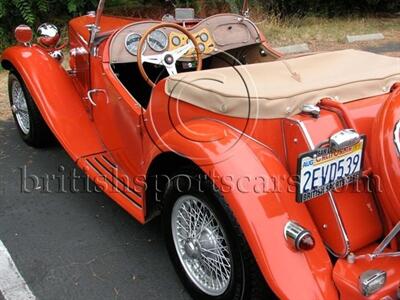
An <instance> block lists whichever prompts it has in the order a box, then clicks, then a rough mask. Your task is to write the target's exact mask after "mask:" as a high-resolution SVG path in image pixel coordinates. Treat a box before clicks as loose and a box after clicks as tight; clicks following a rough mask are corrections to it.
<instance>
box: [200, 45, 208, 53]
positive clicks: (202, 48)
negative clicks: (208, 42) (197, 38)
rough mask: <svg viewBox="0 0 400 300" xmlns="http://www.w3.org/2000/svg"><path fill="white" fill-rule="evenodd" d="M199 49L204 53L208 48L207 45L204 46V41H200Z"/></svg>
mask: <svg viewBox="0 0 400 300" xmlns="http://www.w3.org/2000/svg"><path fill="white" fill-rule="evenodd" d="M199 50H200V52H201V53H203V52H204V51H205V50H206V46H204V44H203V43H199Z"/></svg>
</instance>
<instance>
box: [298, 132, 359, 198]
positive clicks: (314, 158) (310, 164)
mask: <svg viewBox="0 0 400 300" xmlns="http://www.w3.org/2000/svg"><path fill="white" fill-rule="evenodd" d="M366 141H367V139H366V136H365V135H362V136H361V137H360V141H359V142H358V143H356V144H354V145H352V146H348V147H345V148H343V149H340V150H333V149H332V148H330V147H322V148H317V149H314V150H311V151H308V152H305V153H302V154H300V155H299V157H298V159H297V180H296V201H297V202H299V203H304V202H307V201H309V200H312V199H314V198H317V197H319V196H322V195H324V194H327V193H329V192H331V191H334V190H337V189H338V188H341V187H344V186H346V185H349V184H351V183H353V182H355V181H357V180H358V179H359V178H360V176H361V175H362V172H363V167H364V157H365V145H366ZM356 157H358V159H359V161H358V162H357V158H356ZM341 162H342V163H341ZM356 162H357V165H354V164H355V163H356ZM349 163H350V166H349ZM340 164H341V165H340ZM334 165H335V167H333V166H334ZM316 166H317V167H316ZM328 166H329V167H328ZM349 167H350V168H352V167H353V169H349ZM317 169H319V170H320V171H321V174H320V175H321V176H317V177H316V176H315V173H316V172H317V171H318V170H317ZM334 169H335V171H334V173H333V170H334ZM338 169H340V170H342V169H343V171H342V172H340V171H339V172H340V175H341V176H338V175H339V174H337V172H338ZM310 172H311V173H310ZM328 173H329V174H328ZM324 175H325V176H324ZM327 175H329V178H327V177H328V176H327ZM332 178H333V179H332ZM310 181H311V189H306V188H307V187H308V186H309V185H310ZM315 181H318V183H321V184H318V185H317V186H314V183H315Z"/></svg>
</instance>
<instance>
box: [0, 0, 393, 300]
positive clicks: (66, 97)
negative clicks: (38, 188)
mask: <svg viewBox="0 0 400 300" xmlns="http://www.w3.org/2000/svg"><path fill="white" fill-rule="evenodd" d="M104 4H105V3H104V0H101V1H100V3H99V7H98V9H97V11H96V12H89V13H88V14H87V15H85V16H81V17H78V18H75V19H73V20H71V21H70V23H69V45H68V46H69V49H70V57H69V65H70V69H68V70H66V69H64V68H63V67H62V65H61V62H62V59H63V55H62V46H61V45H60V44H59V41H60V35H59V32H58V30H57V28H56V27H55V26H54V25H51V24H43V25H41V26H40V27H39V29H38V34H37V35H38V38H37V43H36V44H33V43H32V30H31V29H30V28H29V27H27V26H24V25H21V26H19V27H18V28H17V29H16V31H15V36H16V39H17V40H18V42H19V44H18V45H17V46H14V47H11V48H9V49H7V50H6V51H5V52H4V53H3V56H2V60H1V63H2V66H3V67H4V68H5V69H7V70H9V71H10V76H9V92H10V93H9V94H10V104H11V109H12V112H13V115H14V117H15V121H16V124H17V127H18V129H19V133H20V135H21V137H22V139H23V140H24V141H25V142H26V143H27V144H28V145H30V146H33V147H43V146H45V145H46V144H47V143H48V142H49V140H51V137H52V136H53V135H54V136H55V137H56V138H57V140H58V141H59V142H60V144H61V145H62V146H63V147H64V148H65V150H66V151H67V152H68V153H69V155H70V156H71V157H72V158H73V159H74V160H75V161H76V164H77V165H78V166H79V167H80V168H81V169H82V170H84V172H85V173H86V174H87V175H88V176H89V177H90V178H91V179H92V180H93V181H94V182H95V183H96V184H97V185H98V186H100V187H101V188H102V189H103V190H104V192H105V193H106V194H108V195H109V197H110V198H112V199H113V200H114V201H116V202H117V203H118V204H119V205H120V206H121V207H123V208H124V209H125V210H126V211H127V212H128V213H129V214H131V215H132V216H133V217H134V218H135V219H137V220H138V221H139V222H141V223H143V224H144V223H146V222H148V221H149V220H151V219H153V218H155V217H157V216H159V215H161V217H162V219H163V231H164V235H165V240H166V244H167V248H168V252H169V255H170V257H171V260H172V262H173V264H174V266H175V268H176V270H177V272H178V274H179V276H180V278H181V279H182V282H183V283H184V285H185V286H186V288H187V289H188V291H189V293H190V294H191V295H192V296H193V298H194V299H218V300H223V299H260V298H261V299H270V298H274V297H278V298H280V299H296V300H298V299H305V300H310V299H329V300H333V299H351V300H355V299H385V300H389V299H399V297H400V290H399V287H400V248H399V247H400V246H399V236H398V233H399V231H400V222H399V221H400V190H399V186H400V161H399V159H400V121H399V120H400V60H399V58H393V57H386V56H381V55H376V54H372V53H368V52H362V51H355V50H343V51H336V52H325V53H317V54H311V55H303V56H298V57H292V58H284V57H282V56H281V54H280V53H278V52H277V51H274V50H273V49H272V48H271V47H270V46H269V45H268V44H267V41H266V38H265V37H264V35H263V34H262V33H261V32H260V31H259V30H258V29H257V26H256V25H255V24H254V23H253V22H252V21H251V20H250V19H249V18H248V15H247V14H246V9H244V13H243V14H241V15H238V14H219V15H213V16H210V17H208V18H205V19H196V18H195V17H194V12H193V10H192V9H187V8H186V9H180V8H177V9H176V11H175V15H174V16H172V15H165V16H164V17H163V19H162V20H149V19H133V18H124V17H111V16H107V15H105V14H103V11H104ZM166 280H168V279H166Z"/></svg>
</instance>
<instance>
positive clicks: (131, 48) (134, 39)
mask: <svg viewBox="0 0 400 300" xmlns="http://www.w3.org/2000/svg"><path fill="white" fill-rule="evenodd" d="M141 38H142V36H141V35H140V34H139V33H131V34H128V35H127V37H126V39H125V48H126V50H128V52H129V53H130V54H132V55H135V56H136V55H137V53H138V47H139V42H140V39H141ZM145 47H146V45H145ZM144 49H145V48H143V50H144Z"/></svg>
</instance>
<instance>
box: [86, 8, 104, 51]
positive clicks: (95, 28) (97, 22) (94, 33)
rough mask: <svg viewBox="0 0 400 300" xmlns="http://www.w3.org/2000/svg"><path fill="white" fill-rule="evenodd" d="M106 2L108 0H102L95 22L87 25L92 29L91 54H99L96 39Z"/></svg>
mask: <svg viewBox="0 0 400 300" xmlns="http://www.w3.org/2000/svg"><path fill="white" fill-rule="evenodd" d="M105 2H106V0H100V2H99V5H98V6H97V10H96V19H95V23H94V24H90V25H88V26H87V27H88V30H89V31H90V40H89V47H90V54H91V55H93V56H96V55H97V51H96V50H97V49H96V45H95V39H96V36H97V33H99V32H100V20H101V16H102V15H103V11H104V6H105Z"/></svg>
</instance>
